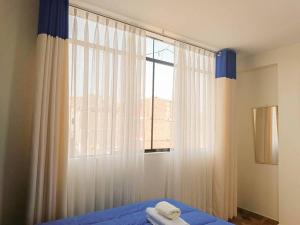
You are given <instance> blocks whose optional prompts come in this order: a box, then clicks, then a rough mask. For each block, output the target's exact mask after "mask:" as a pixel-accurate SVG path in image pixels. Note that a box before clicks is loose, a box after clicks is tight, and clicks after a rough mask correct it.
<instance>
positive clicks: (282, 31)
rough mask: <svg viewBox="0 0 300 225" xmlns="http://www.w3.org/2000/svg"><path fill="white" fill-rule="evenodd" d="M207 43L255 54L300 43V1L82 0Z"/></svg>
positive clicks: (216, 46)
mask: <svg viewBox="0 0 300 225" xmlns="http://www.w3.org/2000/svg"><path fill="white" fill-rule="evenodd" d="M82 1H85V2H89V3H92V4H95V5H97V6H98V7H100V8H102V9H106V10H109V11H111V12H114V13H117V14H120V15H122V16H125V17H127V18H130V19H133V20H136V21H140V22H142V23H144V24H148V25H153V26H155V27H160V28H163V29H166V30H167V31H170V32H172V33H175V34H179V35H182V36H186V37H188V38H190V39H192V40H195V41H198V42H200V43H203V44H204V45H208V46H212V47H215V48H217V49H220V48H234V49H236V50H237V51H238V52H239V53H242V54H255V53H258V52H261V51H266V50H270V49H274V48H278V47H281V46H285V45H290V44H293V43H297V42H300V0H181V1H179V0H151V1H150V0H82Z"/></svg>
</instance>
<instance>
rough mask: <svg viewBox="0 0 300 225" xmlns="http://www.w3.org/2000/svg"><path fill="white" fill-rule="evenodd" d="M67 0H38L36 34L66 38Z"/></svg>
mask: <svg viewBox="0 0 300 225" xmlns="http://www.w3.org/2000/svg"><path fill="white" fill-rule="evenodd" d="M68 18H69V0H40V11H39V27H38V34H48V35H51V36H53V37H60V38H63V39H67V38H68V33H69V29H68V25H69V21H68Z"/></svg>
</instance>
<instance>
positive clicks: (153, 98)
mask: <svg viewBox="0 0 300 225" xmlns="http://www.w3.org/2000/svg"><path fill="white" fill-rule="evenodd" d="M147 38H150V39H151V40H152V58H151V57H148V56H146V61H148V62H151V63H152V104H151V148H150V149H145V151H144V152H145V153H157V152H170V151H171V148H153V124H154V100H155V96H154V90H155V65H156V64H161V65H165V66H170V67H173V68H174V63H171V62H167V61H163V60H160V59H155V58H154V54H155V41H161V42H164V41H163V40H160V39H158V38H155V37H151V36H147Z"/></svg>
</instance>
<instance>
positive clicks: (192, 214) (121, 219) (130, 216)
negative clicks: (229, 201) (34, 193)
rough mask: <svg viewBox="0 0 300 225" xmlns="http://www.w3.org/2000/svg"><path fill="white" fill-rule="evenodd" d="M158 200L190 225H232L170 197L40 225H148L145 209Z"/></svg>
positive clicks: (152, 205)
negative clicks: (174, 210) (179, 213)
mask: <svg viewBox="0 0 300 225" xmlns="http://www.w3.org/2000/svg"><path fill="white" fill-rule="evenodd" d="M160 201H167V202H170V203H171V204H173V205H175V206H176V207H178V208H180V210H181V218H183V219H184V220H185V221H186V222H188V223H189V224H190V225H232V224H231V223H228V222H225V221H223V220H220V219H218V218H216V217H214V216H211V215H209V214H206V213H204V212H201V211H199V210H198V209H195V208H192V207H190V206H187V205H185V204H183V203H181V202H178V201H175V200H172V199H155V200H148V201H144V202H139V203H135V204H130V205H125V206H121V207H117V208H112V209H107V210H103V211H98V212H92V213H88V214H85V215H81V216H74V217H70V218H66V219H61V220H56V221H52V222H47V223H43V224H42V225H150V223H149V222H148V221H147V218H146V213H145V210H146V208H147V207H154V206H155V205H156V204H157V203H158V202H160Z"/></svg>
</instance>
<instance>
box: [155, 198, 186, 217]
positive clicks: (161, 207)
mask: <svg viewBox="0 0 300 225" xmlns="http://www.w3.org/2000/svg"><path fill="white" fill-rule="evenodd" d="M155 209H156V210H157V212H158V213H159V214H160V215H162V216H164V217H167V218H168V219H171V220H173V219H176V218H178V217H180V214H181V211H180V209H179V208H177V207H175V206H174V205H172V204H170V203H169V202H166V201H162V202H159V203H157V204H156V206H155Z"/></svg>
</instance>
